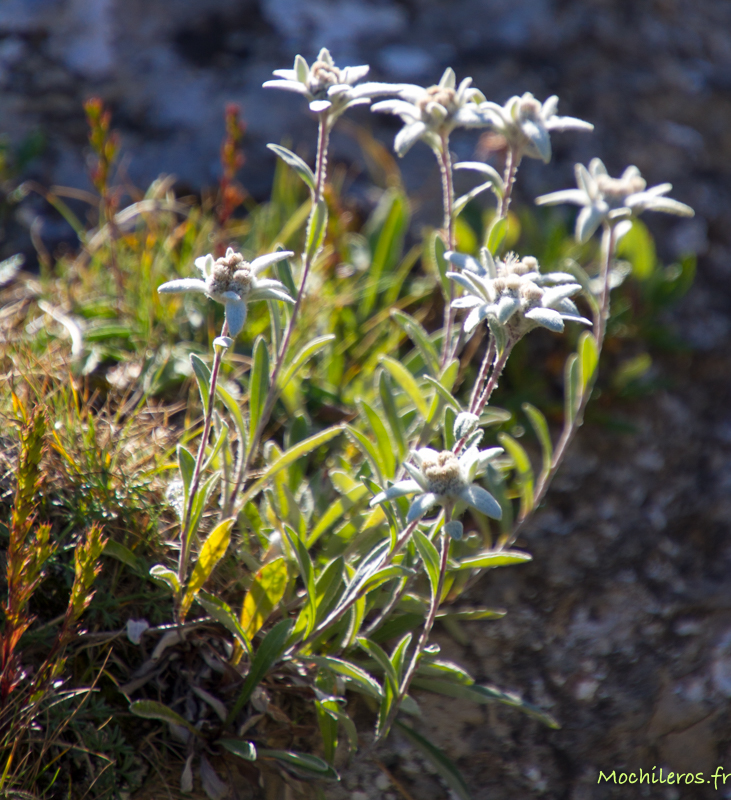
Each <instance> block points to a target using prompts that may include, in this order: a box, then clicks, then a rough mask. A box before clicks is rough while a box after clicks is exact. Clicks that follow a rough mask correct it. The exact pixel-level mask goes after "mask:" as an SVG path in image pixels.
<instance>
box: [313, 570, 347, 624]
mask: <svg viewBox="0 0 731 800" xmlns="http://www.w3.org/2000/svg"><path fill="white" fill-rule="evenodd" d="M344 567H345V560H344V559H343V557H342V556H338V558H335V559H333V560H332V561H331V562H330V563H329V564H328V565H327V566H326V567H325V569H324V570H322V572H321V573H320V575H319V577H318V578H317V581H316V582H315V596H316V598H317V618H318V622H319V621H320V620H321V619H322V618H323V617H324V616H325V614H326V613H327V611H328V609H329V608H330V606H331V605H332V604H333V602H334V600H335V598H336V597H337V596H338V594H339V593H340V590H341V589H342V588H343V587H344V586H345V579H344V577H343V570H344Z"/></svg>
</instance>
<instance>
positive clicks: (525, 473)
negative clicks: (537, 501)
mask: <svg viewBox="0 0 731 800" xmlns="http://www.w3.org/2000/svg"><path fill="white" fill-rule="evenodd" d="M498 441H499V442H500V444H501V445H502V446H503V447H504V448H505V450H506V451H507V453H508V455H509V456H510V457H511V458H512V459H513V463H514V464H515V469H516V470H517V472H518V483H519V485H520V498H521V510H520V513H521V516H522V517H523V518H525V517H526V516H527V515H528V514H530V512H531V511H532V509H533V467H532V466H531V463H530V459H529V458H528V453H526V452H525V450H524V449H523V446H522V445H520V444H518V442H517V441H516V440H515V439H513V437H512V436H510V435H508V434H507V433H501V434H499V435H498Z"/></svg>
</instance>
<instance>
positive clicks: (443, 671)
mask: <svg viewBox="0 0 731 800" xmlns="http://www.w3.org/2000/svg"><path fill="white" fill-rule="evenodd" d="M438 616H439V615H438ZM446 616H447V615H444V616H440V618H441V619H445V618H446ZM416 675H417V677H421V678H437V679H439V680H447V681H455V682H456V683H461V684H464V685H465V686H472V684H473V683H474V682H475V679H474V678H473V677H472V676H471V675H470V674H469V672H466V671H465V670H464V669H462V667H460V666H459V665H458V664H454V663H453V662H451V661H442V660H441V659H437V660H434V661H427V660H426V659H422V660H421V661H420V662H419V668H418V669H417V670H416Z"/></svg>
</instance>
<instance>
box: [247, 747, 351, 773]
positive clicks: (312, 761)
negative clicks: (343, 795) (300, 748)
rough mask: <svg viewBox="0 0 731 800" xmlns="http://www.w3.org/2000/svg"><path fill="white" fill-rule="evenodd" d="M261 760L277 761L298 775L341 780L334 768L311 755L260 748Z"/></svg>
mask: <svg viewBox="0 0 731 800" xmlns="http://www.w3.org/2000/svg"><path fill="white" fill-rule="evenodd" d="M259 758H273V759H276V760H277V761H279V762H281V763H282V764H284V765H285V766H287V767H289V768H290V769H291V770H292V771H294V772H296V773H300V774H304V775H306V776H309V777H313V776H314V777H316V778H319V779H320V780H330V781H339V780H340V776H339V775H338V773H337V772H336V770H335V768H334V767H331V766H330V765H329V764H328V763H327V762H326V761H323V760H322V759H321V758H318V757H317V756H312V755H310V754H309V753H297V752H295V751H294V750H264V749H263V748H260V749H259Z"/></svg>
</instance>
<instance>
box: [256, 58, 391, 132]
mask: <svg viewBox="0 0 731 800" xmlns="http://www.w3.org/2000/svg"><path fill="white" fill-rule="evenodd" d="M369 69H370V67H369V66H368V65H367V64H363V65H362V66H359V67H343V68H342V69H340V68H339V67H336V66H335V62H334V61H333V60H332V56H331V55H330V51H329V50H328V49H327V48H325V47H323V48H322V50H320V54H319V55H318V56H317V60H316V61H315V63H314V64H313V65H312V66H309V65H308V63H307V62H306V61H305V59H304V58H303V57H302V56H300V55H298V56H296V57H295V59H294V68H293V69H275V70H274V73H273V74H274V75H276V76H277V80H273V81H266V83H264V88H266V89H284V90H285V91H287V92H297V93H298V94H302V95H304V96H305V97H306V98H307V100H308V101H309V103H310V111H314V112H315V113H316V114H322V113H323V112H325V111H327V112H329V114H330V117H331V118H335V117H339V116H340V114H342V113H343V112H344V111H345V110H346V109H348V108H350V107H351V106H357V105H368V103H370V102H371V98H372V97H374V96H376V95H384V94H390V93H391V92H392V91H393V86H392V85H391V84H388V83H361V84H360V85H359V86H355V85H354V84H356V83H357V82H358V81H359V80H361V79H362V78H365V76H366V75H367V74H368V71H369Z"/></svg>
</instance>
